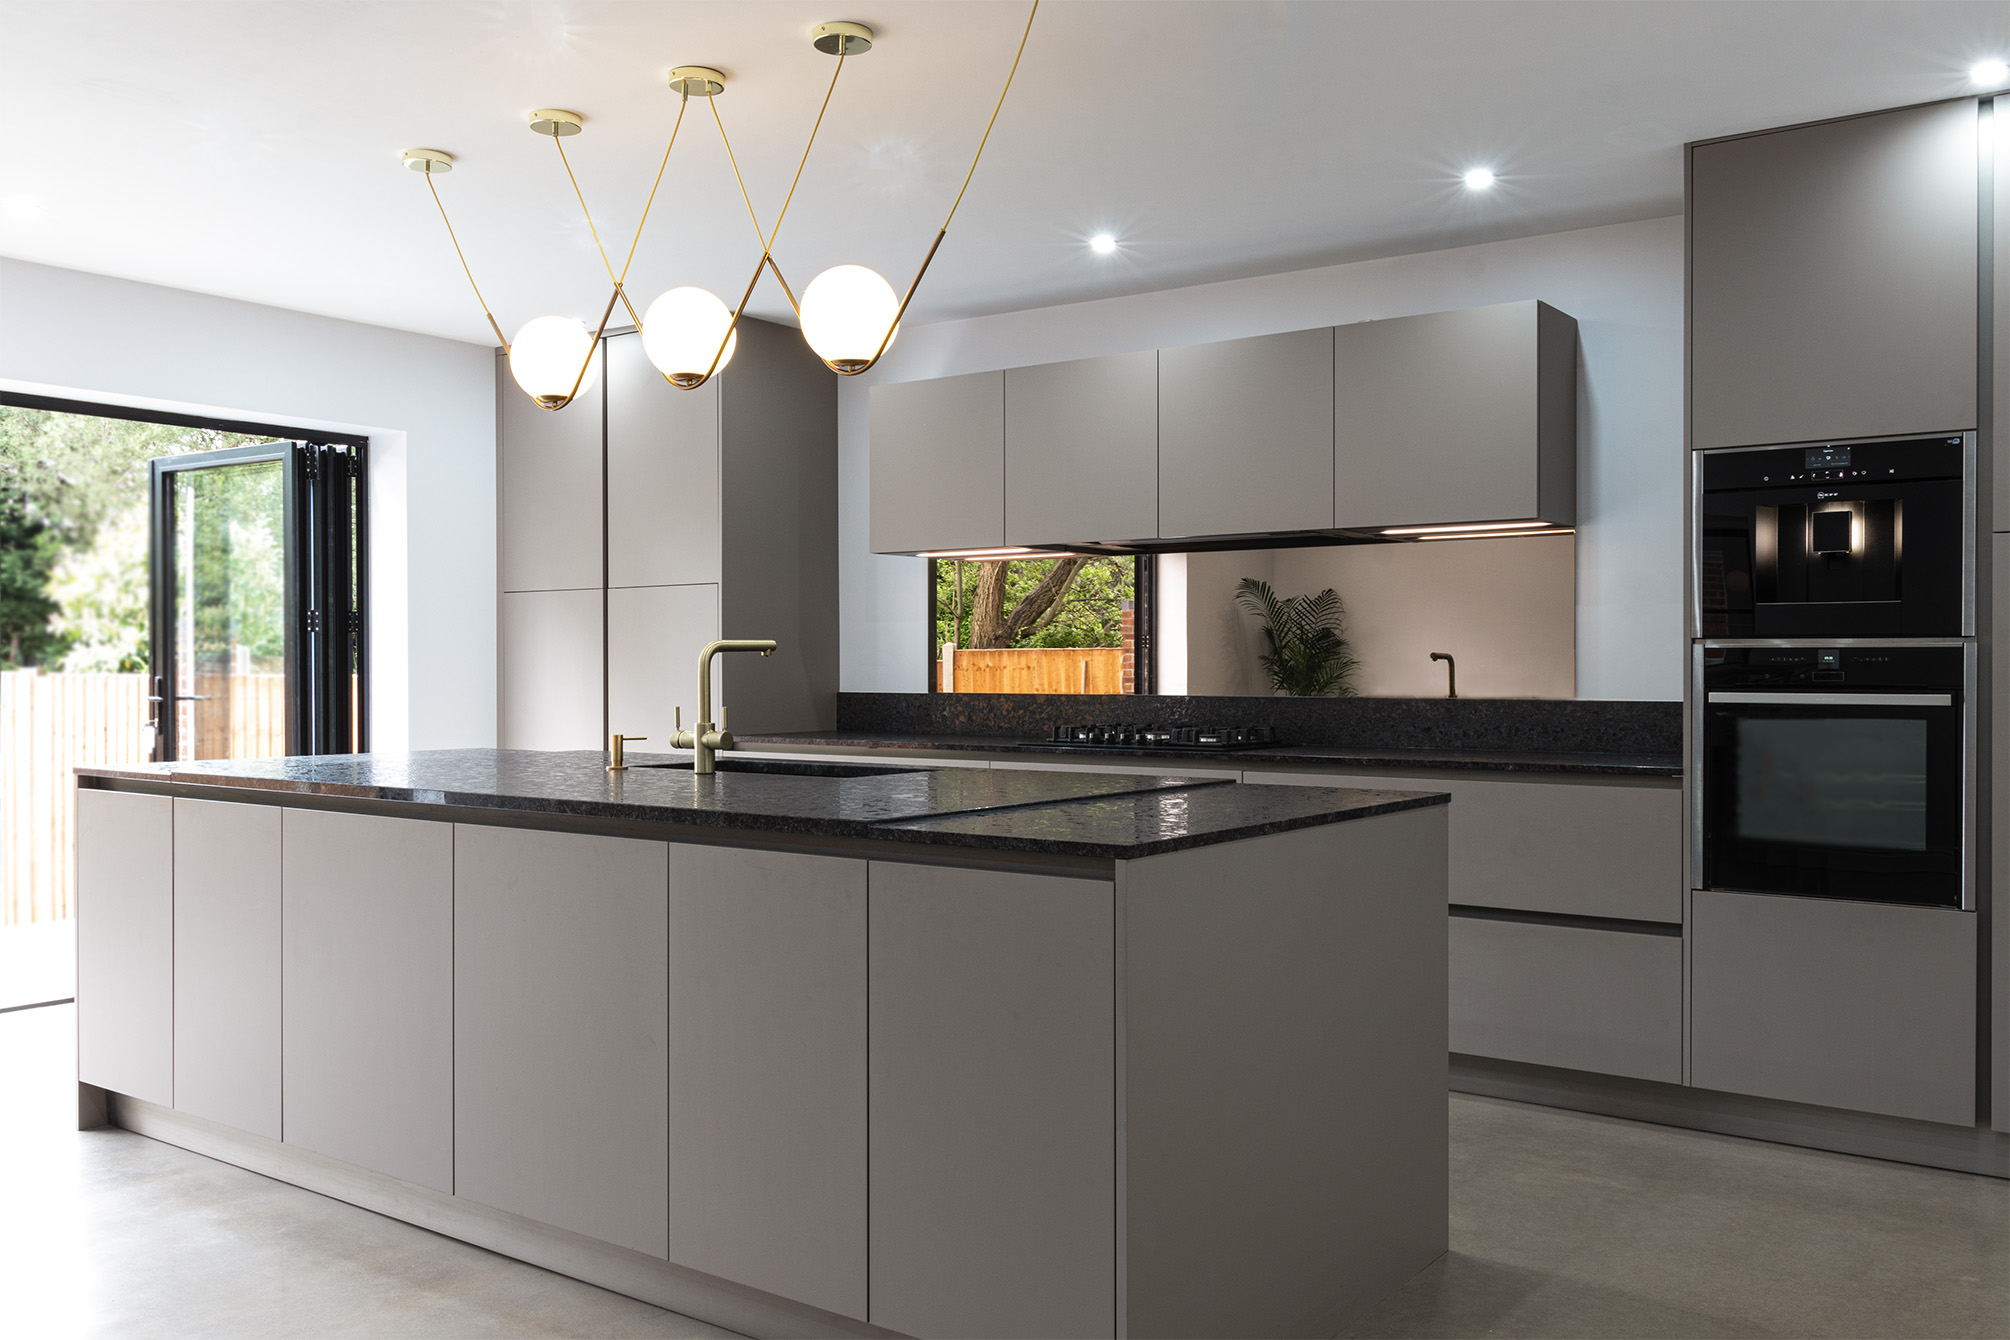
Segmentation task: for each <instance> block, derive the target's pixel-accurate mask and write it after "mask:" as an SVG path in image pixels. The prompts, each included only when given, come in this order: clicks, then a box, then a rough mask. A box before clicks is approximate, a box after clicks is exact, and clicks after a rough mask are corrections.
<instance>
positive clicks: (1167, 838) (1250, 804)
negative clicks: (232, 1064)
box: [77, 749, 1446, 859]
mask: <svg viewBox="0 0 2010 1340" xmlns="http://www.w3.org/2000/svg"><path fill="white" fill-rule="evenodd" d="M689 757H690V756H689V755H688V754H631V755H630V756H629V761H630V762H631V764H633V765H635V766H631V767H630V768H629V769H628V770H627V771H626V772H622V773H610V772H608V771H607V770H606V768H605V767H604V764H605V763H606V756H605V755H604V754H602V753H600V752H599V751H597V750H596V751H585V750H581V751H569V752H538V751H532V750H520V749H442V750H428V751H423V752H418V753H409V754H333V755H321V756H312V757H300V758H273V759H256V760H247V761H208V762H199V763H164V764H132V765H125V766H86V767H80V768H78V769H77V774H78V776H79V777H80V778H88V779H103V780H106V781H112V782H120V783H135V782H136V783H142V784H144V783H158V784H165V785H174V786H203V787H223V788H236V789H243V790H250V791H260V792H284V793H289V794H293V795H300V796H326V797H339V798H345V799H350V800H367V801H391V802H402V803H405V804H415V805H435V806H442V807H452V808H455V809H462V810H467V809H472V810H492V811H501V812H504V813H518V814H537V815H553V816H562V817H571V818H582V819H612V820H623V821H631V822H644V823H662V824H676V825H686V826H696V827H710V828H722V829H739V830H748V831H756V832H771V833H784V834H796V835H804V836H811V837H842V838H868V839H875V840H882V841H887V842H896V843H916V844H927V845H938V846H956V847H973V848H990V849H997V850H1009V851H1019V852H1041V853H1047V854H1051V855H1059V856H1086V857H1096V858H1110V859H1125V858H1130V857H1138V856H1152V855H1157V854H1159V853H1161V852H1168V851H1178V850H1181V849H1183V848H1187V847H1198V846H1207V845H1210V844H1212V843H1216V842H1228V841H1233V840H1236V839H1239V838H1249V837H1257V836H1261V835H1263V834H1266V833H1276V832H1283V831H1286V830H1288V829H1294V828H1308V827H1315V826H1317V825H1320V824H1328V823H1336V822H1340V821H1343V820H1349V819H1360V818H1367V817H1369V816H1371V815H1377V814H1386V813H1391V812H1394V811H1397V810H1405V809H1414V808H1418V807H1420V806H1425V805H1436V804H1443V803H1445V800H1446V797H1445V796H1444V795H1442V794H1439V793H1432V792H1410V791H1361V790H1342V789H1337V788H1329V787H1276V786H1242V785H1237V784H1234V783H1230V782H1226V781H1224V780H1222V779H1219V778H1205V777H1183V776H1179V775H1177V774H1167V775H1130V774H1112V773H1087V772H1034V771H1026V770H1018V769H1009V770H1008V769H995V770H994V769H989V768H938V769H930V768H927V767H925V766H917V767H913V768H899V769H889V770H888V771H886V772H883V773H879V774H877V775H873V776H863V777H799V776H786V775H774V774H769V773H759V772H720V773H715V774H712V775H710V776H704V777H698V776H694V775H693V774H692V773H691V772H690V771H688V770H684V771H678V770H675V769H672V768H658V767H649V766H647V765H648V764H651V763H673V762H680V761H682V762H688V761H689ZM87 784H88V783H87ZM498 821H499V822H507V821H506V820H501V819H499V820H498Z"/></svg>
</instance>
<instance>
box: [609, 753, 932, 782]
mask: <svg viewBox="0 0 2010 1340" xmlns="http://www.w3.org/2000/svg"><path fill="white" fill-rule="evenodd" d="M630 766H631V767H635V768H662V769H665V770H678V771H683V772H689V771H691V765H690V763H688V762H685V763H635V764H631V765H630ZM714 766H715V767H717V768H718V770H719V771H720V772H762V773H767V774H768V775H769V776H771V777H890V776H892V775H894V774H895V773H902V772H926V771H928V770H927V769H926V768H908V767H900V766H895V765H889V766H886V767H881V766H879V765H877V764H872V763H806V762H801V761H797V760H794V759H779V758H773V759H769V758H733V757H730V756H728V755H723V754H722V755H720V756H719V758H718V760H717V761H716V763H715V764H714Z"/></svg>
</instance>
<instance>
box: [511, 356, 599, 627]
mask: <svg viewBox="0 0 2010 1340" xmlns="http://www.w3.org/2000/svg"><path fill="white" fill-rule="evenodd" d="M595 356H596V357H598V355H597V354H596V355H595ZM606 380H607V379H606V378H605V377H596V378H595V379H594V383H593V385H592V386H590V387H588V388H586V389H585V390H583V391H581V392H580V393H579V395H578V397H577V398H576V399H575V400H574V401H573V402H572V403H571V404H570V405H567V406H566V407H565V408H564V409H562V410H544V409H539V408H538V407H537V405H536V404H535V403H534V402H533V401H532V400H531V398H530V397H529V396H527V395H525V394H524V393H523V392H522V391H521V390H519V389H518V388H517V384H516V382H515V380H514V379H513V378H511V376H510V371H509V360H508V359H506V358H501V357H498V358H497V360H496V436H497V447H498V454H499V456H500V457H501V459H500V461H499V462H498V473H499V475H500V485H499V486H500V491H501V493H502V512H501V529H502V540H503V542H502V553H501V568H502V589H503V590H505V591H573V590H579V589H580V588H582V587H589V586H599V585H600V572H601V568H600V564H601V553H600V545H601V517H600V489H601V478H600V453H601V439H600V417H601V408H600V407H601V392H602V389H603V388H604V387H605V385H606Z"/></svg>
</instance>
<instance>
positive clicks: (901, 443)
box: [870, 372, 1005, 554]
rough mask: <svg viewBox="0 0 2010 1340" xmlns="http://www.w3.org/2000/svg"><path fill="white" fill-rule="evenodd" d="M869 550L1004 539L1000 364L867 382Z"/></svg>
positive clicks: (984, 545) (989, 544)
mask: <svg viewBox="0 0 2010 1340" xmlns="http://www.w3.org/2000/svg"><path fill="white" fill-rule="evenodd" d="M871 403H872V409H871V415H872V464H871V471H870V473H871V493H872V504H871V506H872V525H871V541H872V551H873V552H874V553H876V554H901V553H907V554H912V553H919V552H921V551H924V550H929V549H988V548H996V547H998V546H999V545H1002V544H1004V543H1005V374H1004V373H1002V372H975V373H971V374H969V375H967V376H962V377H937V378H935V379H933V380H930V381H920V382H898V383H895V384H894V385H891V386H875V387H873V388H872V393H871Z"/></svg>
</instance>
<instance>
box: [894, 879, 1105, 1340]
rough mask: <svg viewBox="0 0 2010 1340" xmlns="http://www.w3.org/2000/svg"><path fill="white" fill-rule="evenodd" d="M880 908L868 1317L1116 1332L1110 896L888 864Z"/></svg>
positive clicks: (1101, 885) (1005, 1328) (925, 1332)
mask: <svg viewBox="0 0 2010 1340" xmlns="http://www.w3.org/2000/svg"><path fill="white" fill-rule="evenodd" d="M870 902H871V939H870V946H871V954H872V966H871V992H872V995H871V1010H872V1022H871V1031H870V1038H871V1075H872V1089H871V1112H872V1117H871V1135H872V1162H871V1187H872V1207H871V1213H872V1239H871V1241H872V1316H871V1317H870V1318H869V1320H871V1321H872V1323H873V1324H874V1325H877V1326H884V1327H887V1328H888V1329H891V1330H895V1331H900V1332H903V1333H905V1334H908V1335H917V1336H928V1337H931V1340H955V1338H956V1337H967V1336H1023V1337H1035V1336H1042V1337H1044V1336H1102V1335H1110V1334H1111V1333H1112V1332H1113V1331H1114V1329H1115V1326H1116V1311H1115V1309H1116V1243H1115V1238H1116V1148H1115V1135H1116V1108H1115V1099H1116V1096H1115V1089H1114V1085H1113V1082H1112V1076H1113V1068H1114V1065H1115V1061H1116V1056H1115V1050H1116V1047H1115V1014H1116V996H1115V991H1116V984H1115V973H1116V970H1115V964H1114V955H1115V947H1116V946H1115V928H1114V898H1113V894H1112V890H1111V886H1110V884H1109V882H1108V881H1105V880H1084V879H1065V878H1058V877H1055V876H1051V875H1032V874H1016V873H1006V872H1000V871H989V870H968V869H954V868H950V867H944V866H920V865H907V864H901V863H895V862H890V861H874V862H872V867H871V896H870Z"/></svg>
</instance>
